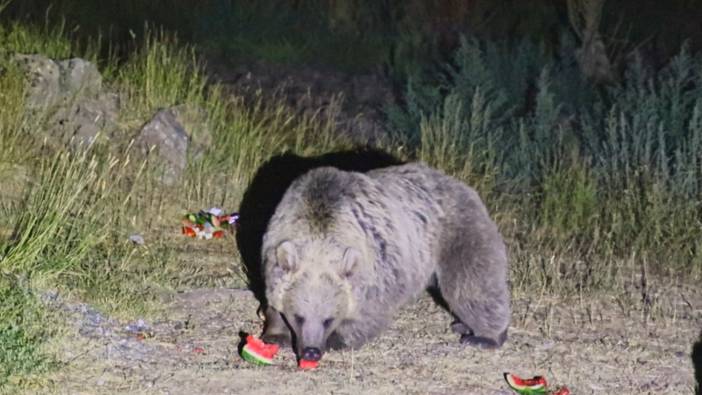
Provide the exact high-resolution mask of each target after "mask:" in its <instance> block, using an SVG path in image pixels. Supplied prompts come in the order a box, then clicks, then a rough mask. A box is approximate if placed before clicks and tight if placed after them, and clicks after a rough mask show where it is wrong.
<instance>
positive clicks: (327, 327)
mask: <svg viewBox="0 0 702 395" xmlns="http://www.w3.org/2000/svg"><path fill="white" fill-rule="evenodd" d="M332 322H334V318H327V319H326V320H324V321H322V325H324V328H325V329H329V327H330V326H331V324H332Z"/></svg>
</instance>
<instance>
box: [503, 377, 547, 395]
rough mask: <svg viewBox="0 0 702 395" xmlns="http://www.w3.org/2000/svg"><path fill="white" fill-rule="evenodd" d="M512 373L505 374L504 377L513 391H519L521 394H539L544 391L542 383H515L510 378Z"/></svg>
mask: <svg viewBox="0 0 702 395" xmlns="http://www.w3.org/2000/svg"><path fill="white" fill-rule="evenodd" d="M512 377H513V375H512V374H506V375H505V379H506V380H507V384H508V385H509V386H510V387H511V388H512V389H513V390H515V391H517V392H519V393H520V394H522V395H541V394H545V393H546V387H545V386H544V385H543V384H536V385H531V386H528V385H518V384H517V383H515V382H514V381H513V379H512Z"/></svg>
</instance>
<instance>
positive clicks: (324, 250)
mask: <svg viewBox="0 0 702 395" xmlns="http://www.w3.org/2000/svg"><path fill="white" fill-rule="evenodd" d="M264 256H265V261H266V262H265V278H266V296H267V299H268V303H269V305H270V306H271V307H273V308H274V309H276V310H278V312H280V313H281V314H282V316H283V319H284V320H285V322H286V323H287V325H288V327H289V328H290V330H291V331H292V333H293V337H294V341H295V351H296V353H297V355H298V357H300V358H303V359H310V360H318V359H319V358H321V356H322V353H323V352H324V350H325V348H326V346H327V340H328V339H329V336H330V335H331V334H333V333H334V331H335V330H336V329H337V328H338V326H339V325H340V324H341V323H342V322H344V321H346V320H351V319H353V316H354V311H355V304H356V303H355V299H354V297H353V290H352V287H353V285H352V279H353V277H354V276H355V275H356V272H357V270H358V267H359V262H360V259H361V255H360V253H359V252H358V250H356V249H355V248H353V247H345V246H342V245H340V244H338V243H335V242H333V241H330V240H316V241H306V242H300V241H290V240H287V241H283V242H282V243H280V244H278V245H277V246H275V247H273V248H270V249H269V251H267V253H266V254H265V255H264Z"/></svg>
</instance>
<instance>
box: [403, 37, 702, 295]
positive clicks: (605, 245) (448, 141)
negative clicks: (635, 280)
mask: <svg viewBox="0 0 702 395" xmlns="http://www.w3.org/2000/svg"><path fill="white" fill-rule="evenodd" d="M563 51H564V52H563V54H562V55H561V57H560V58H559V59H555V58H550V57H548V56H546V55H545V53H544V52H542V50H541V49H539V48H538V47H535V46H533V45H531V44H528V43H523V42H522V43H518V44H516V45H514V44H512V45H510V44H508V43H497V44H495V43H490V42H482V41H478V40H468V39H466V40H464V41H463V43H462V48H461V50H459V51H458V52H457V53H456V58H455V59H454V61H453V62H452V63H451V65H450V66H448V68H447V70H446V71H445V72H444V73H443V74H442V75H444V76H445V77H444V78H438V79H436V78H434V79H433V83H427V82H424V83H422V81H421V79H420V80H419V82H417V80H415V81H410V83H409V85H408V88H407V98H408V103H407V105H406V106H405V107H404V109H403V111H401V112H398V111H397V108H392V109H390V112H389V114H390V119H391V121H394V125H395V128H396V129H395V130H396V131H397V132H398V133H399V134H405V136H406V137H405V139H406V141H408V142H409V143H410V144H414V147H415V151H416V152H417V157H418V158H420V159H423V160H425V161H429V162H430V163H432V164H434V165H436V166H438V167H441V168H444V169H446V170H448V171H450V172H451V173H453V174H455V175H457V176H458V177H461V178H463V179H465V180H467V181H472V182H473V183H475V184H476V185H477V186H478V188H479V189H481V191H482V192H483V194H484V195H486V196H488V197H498V199H497V200H492V199H491V198H489V199H488V200H489V201H492V203H493V204H499V205H501V206H502V207H505V206H507V207H511V208H512V210H513V213H512V215H510V216H509V218H506V221H504V222H503V226H504V227H505V230H506V232H507V233H508V235H509V236H510V238H511V239H512V243H513V247H514V251H515V252H516V253H515V257H516V261H515V264H514V270H515V273H516V276H515V277H516V282H517V283H519V284H525V285H527V286H533V285H534V281H533V280H534V279H539V278H540V279H542V280H543V281H541V283H542V285H549V288H551V289H556V288H558V287H560V288H564V289H576V288H577V289H589V288H592V287H595V288H598V287H606V288H607V287H613V286H615V285H616V281H618V280H617V278H621V276H622V274H624V273H630V272H632V271H636V270H638V267H637V266H636V265H639V264H641V263H642V262H648V264H647V265H648V267H649V268H651V270H655V271H658V272H659V273H664V274H667V275H673V276H678V275H681V274H682V273H685V275H687V276H693V278H699V276H700V274H701V273H702V270H701V269H702V254H701V253H700V249H699V246H700V242H699V240H700V237H701V236H702V226H701V222H700V219H699V218H700V214H701V213H702V211H701V208H702V207H701V206H700V203H699V202H700V198H702V190H701V189H700V179H702V178H701V176H702V174H701V173H700V171H701V170H702V168H701V167H700V159H702V154H701V152H702V146H701V145H700V142H701V141H702V140H701V137H700V116H701V112H702V107H701V106H702V99H700V97H702V95H700V89H701V88H702V73H701V72H700V70H702V57H700V56H699V55H694V56H693V55H691V54H690V53H689V52H688V51H687V50H686V49H685V48H683V50H682V51H681V52H680V54H679V55H678V56H676V57H675V58H673V59H672V60H671V62H670V64H669V65H667V66H665V67H664V68H663V69H662V70H660V71H658V72H656V73H654V72H652V71H651V70H648V69H646V67H644V66H643V64H642V63H641V61H638V60H635V61H633V62H632V63H631V64H630V65H629V66H628V68H627V72H626V74H625V78H624V79H623V80H622V81H621V82H620V83H619V84H617V85H616V86H610V87H607V88H604V89H600V88H597V87H593V86H590V85H589V84H586V83H585V82H584V81H583V80H582V78H580V77H579V74H578V73H577V69H576V68H575V63H574V62H573V61H572V59H573V57H572V52H568V48H564V49H563ZM508 65H509V66H508ZM437 84H438V85H437ZM437 86H438V87H437ZM416 136H419V138H417V137H416ZM476 169H478V172H477V173H476ZM485 179H488V180H490V182H487V183H486V182H483V181H481V180H485ZM476 180H477V183H476ZM634 258H635V259H634ZM632 265H633V266H632ZM538 273H545V274H543V276H538V275H537V276H535V277H533V278H532V277H531V276H534V275H535V274H538ZM585 273H587V275H585ZM546 279H548V281H546ZM554 279H558V280H559V281H555V280H554ZM561 280H572V281H561ZM571 286H574V287H575V288H573V287H571Z"/></svg>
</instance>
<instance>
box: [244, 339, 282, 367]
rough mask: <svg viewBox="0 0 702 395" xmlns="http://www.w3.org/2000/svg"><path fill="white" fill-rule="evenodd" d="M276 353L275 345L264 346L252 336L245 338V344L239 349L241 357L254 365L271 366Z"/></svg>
mask: <svg viewBox="0 0 702 395" xmlns="http://www.w3.org/2000/svg"><path fill="white" fill-rule="evenodd" d="M277 353H278V345H277V344H266V343H264V342H263V340H260V339H257V338H256V337H255V336H253V335H248V336H246V344H245V345H244V347H243V348H242V349H241V357H242V358H244V360H246V361H248V362H251V363H253V364H256V365H272V364H273V357H275V354H277Z"/></svg>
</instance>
